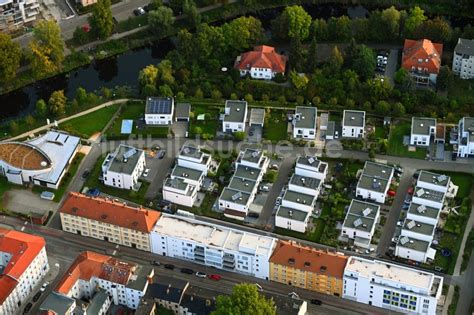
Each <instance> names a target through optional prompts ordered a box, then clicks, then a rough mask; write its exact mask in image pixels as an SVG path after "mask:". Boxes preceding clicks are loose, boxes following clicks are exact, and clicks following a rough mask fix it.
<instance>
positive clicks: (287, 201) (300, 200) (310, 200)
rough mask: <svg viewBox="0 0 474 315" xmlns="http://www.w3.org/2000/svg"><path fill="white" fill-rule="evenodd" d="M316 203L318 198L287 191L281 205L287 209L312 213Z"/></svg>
mask: <svg viewBox="0 0 474 315" xmlns="http://www.w3.org/2000/svg"><path fill="white" fill-rule="evenodd" d="M315 203H316V197H315V196H313V195H308V194H304V193H301V192H296V191H292V190H289V189H287V190H286V191H285V194H284V195H283V198H282V200H281V205H282V206H284V207H287V208H292V209H296V210H301V211H305V212H310V213H311V212H312V211H313V209H314V205H315Z"/></svg>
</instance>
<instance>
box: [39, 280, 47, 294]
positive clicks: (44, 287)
mask: <svg viewBox="0 0 474 315" xmlns="http://www.w3.org/2000/svg"><path fill="white" fill-rule="evenodd" d="M48 285H49V282H47V281H46V282H45V283H43V285H42V286H41V288H40V292H44V291H45V290H46V288H47V287H48Z"/></svg>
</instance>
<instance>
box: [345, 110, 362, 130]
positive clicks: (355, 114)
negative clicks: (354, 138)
mask: <svg viewBox="0 0 474 315" xmlns="http://www.w3.org/2000/svg"><path fill="white" fill-rule="evenodd" d="M342 123H343V124H344V126H352V127H364V126H365V112H364V111H360V110H345V111H344V113H343V119H342Z"/></svg>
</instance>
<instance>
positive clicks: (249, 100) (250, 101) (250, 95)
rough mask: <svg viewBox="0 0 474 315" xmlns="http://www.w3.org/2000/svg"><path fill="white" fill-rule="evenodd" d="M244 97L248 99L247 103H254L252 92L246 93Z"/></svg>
mask: <svg viewBox="0 0 474 315" xmlns="http://www.w3.org/2000/svg"><path fill="white" fill-rule="evenodd" d="M244 99H245V100H246V101H247V103H253V95H252V94H250V93H248V94H245V96H244Z"/></svg>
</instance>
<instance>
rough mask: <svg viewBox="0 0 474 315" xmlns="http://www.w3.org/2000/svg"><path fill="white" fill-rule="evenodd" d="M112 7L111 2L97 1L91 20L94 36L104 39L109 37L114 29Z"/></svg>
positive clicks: (107, 0) (108, 0)
mask: <svg viewBox="0 0 474 315" xmlns="http://www.w3.org/2000/svg"><path fill="white" fill-rule="evenodd" d="M111 5H112V3H111V1H110V0H99V1H97V3H96V4H95V5H94V11H92V16H91V17H90V20H89V22H90V24H91V27H92V31H93V32H94V34H96V35H97V36H98V37H100V38H102V39H105V38H107V37H109V36H110V34H111V33H112V31H113V29H114V21H113V16H112V9H111Z"/></svg>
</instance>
